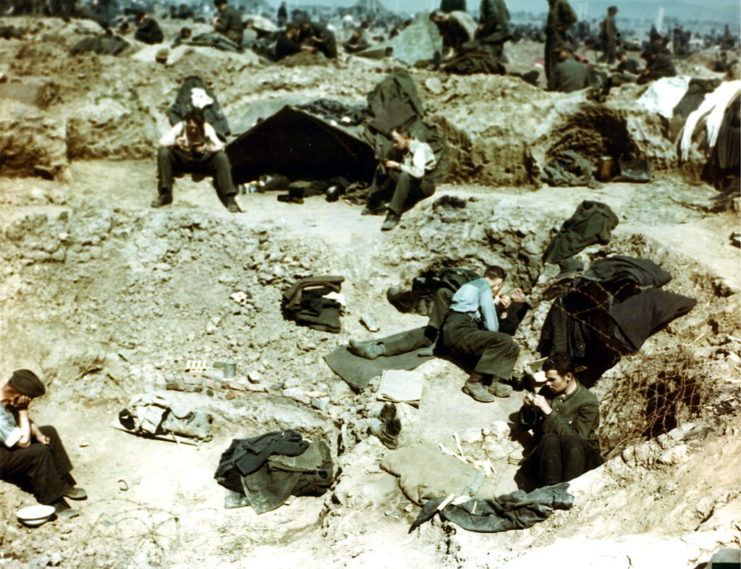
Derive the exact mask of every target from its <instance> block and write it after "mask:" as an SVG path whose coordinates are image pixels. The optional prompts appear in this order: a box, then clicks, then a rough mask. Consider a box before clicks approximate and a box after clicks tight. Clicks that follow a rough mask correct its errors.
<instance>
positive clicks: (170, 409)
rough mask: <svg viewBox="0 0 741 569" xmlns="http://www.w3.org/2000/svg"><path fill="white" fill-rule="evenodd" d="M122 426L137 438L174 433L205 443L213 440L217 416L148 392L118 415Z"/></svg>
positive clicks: (134, 399)
mask: <svg viewBox="0 0 741 569" xmlns="http://www.w3.org/2000/svg"><path fill="white" fill-rule="evenodd" d="M118 420H119V422H120V423H121V426H122V427H123V428H124V429H125V430H127V431H129V432H131V433H134V434H136V435H141V436H145V437H155V436H161V435H168V434H170V433H172V434H176V435H182V436H185V437H192V438H195V439H199V440H201V441H210V440H211V439H212V438H213V434H212V432H211V423H212V422H213V417H212V416H211V414H210V413H207V412H205V411H198V410H192V409H188V408H185V407H183V406H182V405H176V404H173V403H172V402H171V401H170V400H168V399H167V398H165V397H162V396H160V395H156V394H151V393H146V394H141V395H137V396H136V397H134V398H133V399H132V400H131V401H130V402H129V404H128V405H127V406H126V409H123V410H121V411H120V412H119V414H118Z"/></svg>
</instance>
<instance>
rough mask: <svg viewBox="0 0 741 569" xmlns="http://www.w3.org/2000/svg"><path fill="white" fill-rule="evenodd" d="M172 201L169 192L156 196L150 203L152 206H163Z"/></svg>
mask: <svg viewBox="0 0 741 569" xmlns="http://www.w3.org/2000/svg"><path fill="white" fill-rule="evenodd" d="M171 203H172V195H167V194H160V195H158V196H157V197H156V198H154V199H153V200H152V203H151V204H149V205H150V206H152V207H162V206H165V205H170V204H171Z"/></svg>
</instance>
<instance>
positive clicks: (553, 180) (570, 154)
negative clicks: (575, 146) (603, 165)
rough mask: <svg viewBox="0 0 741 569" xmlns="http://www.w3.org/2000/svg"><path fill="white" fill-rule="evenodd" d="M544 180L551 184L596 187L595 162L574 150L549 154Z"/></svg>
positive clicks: (544, 169)
mask: <svg viewBox="0 0 741 569" xmlns="http://www.w3.org/2000/svg"><path fill="white" fill-rule="evenodd" d="M543 181H544V182H545V183H547V184H548V185H549V186H556V187H558V186H566V187H573V186H587V187H588V188H596V187H597V186H598V183H597V180H595V178H594V164H592V163H591V162H590V161H589V160H588V159H587V158H585V157H584V156H582V155H581V154H579V153H578V152H575V151H573V150H564V151H561V152H556V153H554V154H551V155H549V156H548V162H547V163H546V165H545V167H544V168H543Z"/></svg>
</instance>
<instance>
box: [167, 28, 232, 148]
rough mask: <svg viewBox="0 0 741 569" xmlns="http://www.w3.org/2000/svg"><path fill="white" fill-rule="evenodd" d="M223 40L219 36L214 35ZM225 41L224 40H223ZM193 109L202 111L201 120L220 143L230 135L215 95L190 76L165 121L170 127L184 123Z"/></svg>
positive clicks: (197, 79) (227, 123)
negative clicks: (212, 130) (209, 127)
mask: <svg viewBox="0 0 741 569" xmlns="http://www.w3.org/2000/svg"><path fill="white" fill-rule="evenodd" d="M216 35H218V36H220V37H222V38H223V36H221V35H220V34H216ZM224 39H226V38H224ZM193 109H200V110H202V111H203V118H204V119H205V120H206V122H207V123H208V124H210V125H211V126H212V127H214V130H215V131H216V134H217V135H218V136H219V138H220V139H221V140H222V141H226V137H227V136H229V135H230V134H231V130H230V128H229V122H228V121H227V120H226V117H225V116H224V113H223V112H222V110H221V106H220V105H219V100H218V99H217V98H216V94H215V93H214V92H213V91H212V90H211V89H209V88H208V87H207V86H206V85H205V84H204V83H203V81H202V80H201V78H200V77H197V76H195V75H191V76H190V77H187V78H186V79H185V81H183V84H182V85H181V86H180V89H179V90H178V94H177V96H176V98H175V102H174V103H173V104H172V105H171V106H170V108H169V109H167V119H168V120H169V121H170V125H172V126H174V125H176V124H177V123H179V122H181V121H184V120H185V116H186V115H187V114H188V113H189V112H190V111H192V110H193Z"/></svg>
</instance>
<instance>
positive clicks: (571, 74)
mask: <svg viewBox="0 0 741 569" xmlns="http://www.w3.org/2000/svg"><path fill="white" fill-rule="evenodd" d="M554 75H555V77H554V85H553V87H554V90H555V91H559V92H561V93H573V92H574V91H579V90H581V89H586V88H587V87H589V79H588V75H587V66H586V65H584V64H583V63H581V62H580V61H576V59H574V53H573V48H572V47H571V46H568V45H566V46H564V47H562V48H561V51H560V53H559V62H558V64H557V65H556V69H555V71H554Z"/></svg>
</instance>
